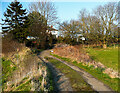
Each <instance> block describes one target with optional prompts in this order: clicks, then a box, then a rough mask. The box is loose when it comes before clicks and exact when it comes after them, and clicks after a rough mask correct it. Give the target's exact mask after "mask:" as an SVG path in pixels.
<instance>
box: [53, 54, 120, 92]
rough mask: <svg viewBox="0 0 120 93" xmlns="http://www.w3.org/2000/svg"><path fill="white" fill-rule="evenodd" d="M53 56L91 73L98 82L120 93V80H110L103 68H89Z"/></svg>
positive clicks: (67, 59)
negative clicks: (119, 83) (119, 84)
mask: <svg viewBox="0 0 120 93" xmlns="http://www.w3.org/2000/svg"><path fill="white" fill-rule="evenodd" d="M51 55H53V56H54V57H57V58H59V59H62V60H64V61H66V62H68V63H70V64H73V65H75V66H77V67H79V68H81V69H83V70H85V71H86V72H88V73H90V74H91V75H93V76H94V77H95V78H97V79H98V80H100V81H102V82H103V83H105V84H106V85H108V86H109V87H111V88H112V89H113V90H115V91H119V92H120V89H119V88H118V81H119V80H120V79H118V78H110V77H109V76H108V75H107V74H104V73H103V70H104V69H101V68H96V69H94V68H93V66H87V65H86V66H85V65H83V64H82V63H77V62H76V61H73V62H72V61H71V60H70V59H69V58H64V57H60V56H58V55H55V54H51Z"/></svg>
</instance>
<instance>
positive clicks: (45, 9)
mask: <svg viewBox="0 0 120 93" xmlns="http://www.w3.org/2000/svg"><path fill="white" fill-rule="evenodd" d="M29 10H30V12H32V11H37V12H39V13H40V14H41V15H42V16H44V17H45V18H46V20H47V24H48V25H54V24H55V23H56V20H57V11H56V8H55V5H54V3H52V2H49V1H47V0H41V1H38V2H33V3H31V4H30V7H29Z"/></svg>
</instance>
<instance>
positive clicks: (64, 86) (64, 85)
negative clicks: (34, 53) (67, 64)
mask: <svg viewBox="0 0 120 93" xmlns="http://www.w3.org/2000/svg"><path fill="white" fill-rule="evenodd" d="M45 56H50V55H49V51H43V52H41V53H40V54H39V55H38V57H39V58H40V59H41V60H42V61H43V62H44V63H45V64H46V65H47V66H48V68H49V69H50V70H51V72H52V77H53V81H54V84H55V85H54V86H55V90H54V91H57V93H58V92H60V91H73V89H72V87H71V84H70V82H69V80H68V78H66V77H65V75H64V74H63V73H61V72H60V71H59V70H58V69H56V68H55V66H53V65H52V64H51V63H50V62H48V61H47V60H46V59H44V57H45Z"/></svg>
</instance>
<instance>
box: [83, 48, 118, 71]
mask: <svg viewBox="0 0 120 93" xmlns="http://www.w3.org/2000/svg"><path fill="white" fill-rule="evenodd" d="M85 50H86V52H87V53H88V54H89V56H90V57H91V59H93V60H95V61H96V62H99V61H100V62H101V63H102V64H104V65H105V66H107V67H110V68H113V69H114V70H118V48H106V49H103V48H102V49H101V48H86V49H85Z"/></svg>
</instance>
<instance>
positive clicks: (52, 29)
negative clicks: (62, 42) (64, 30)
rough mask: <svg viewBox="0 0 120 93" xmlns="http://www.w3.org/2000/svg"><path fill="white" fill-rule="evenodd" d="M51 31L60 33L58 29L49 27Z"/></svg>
mask: <svg viewBox="0 0 120 93" xmlns="http://www.w3.org/2000/svg"><path fill="white" fill-rule="evenodd" d="M47 29H48V30H49V31H58V30H57V29H55V28H53V27H48V28H47Z"/></svg>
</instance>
